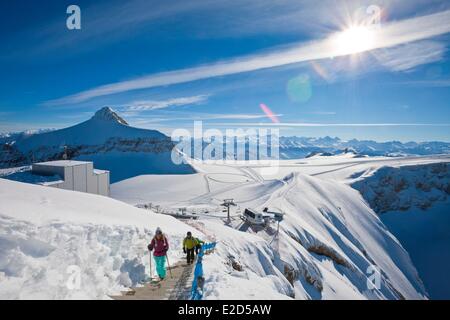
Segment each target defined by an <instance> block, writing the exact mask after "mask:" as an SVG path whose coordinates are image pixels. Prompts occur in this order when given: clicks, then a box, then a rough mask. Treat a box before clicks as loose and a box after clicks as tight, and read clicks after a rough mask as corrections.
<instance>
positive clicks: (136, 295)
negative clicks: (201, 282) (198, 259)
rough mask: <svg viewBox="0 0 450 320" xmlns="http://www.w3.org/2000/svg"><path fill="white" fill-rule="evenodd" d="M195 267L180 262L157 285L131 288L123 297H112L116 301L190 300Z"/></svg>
mask: <svg viewBox="0 0 450 320" xmlns="http://www.w3.org/2000/svg"><path fill="white" fill-rule="evenodd" d="M193 267H194V265H193V264H192V265H188V264H186V263H185V262H179V263H177V264H175V265H174V266H171V271H172V277H171V276H170V271H169V270H167V277H166V279H165V280H164V281H161V282H160V283H159V284H157V285H153V284H145V285H143V286H141V287H136V288H131V290H130V291H126V292H123V293H122V295H121V296H112V297H111V298H113V299H114V300H188V299H190V296H191V284H192V277H193V269H194V268H193Z"/></svg>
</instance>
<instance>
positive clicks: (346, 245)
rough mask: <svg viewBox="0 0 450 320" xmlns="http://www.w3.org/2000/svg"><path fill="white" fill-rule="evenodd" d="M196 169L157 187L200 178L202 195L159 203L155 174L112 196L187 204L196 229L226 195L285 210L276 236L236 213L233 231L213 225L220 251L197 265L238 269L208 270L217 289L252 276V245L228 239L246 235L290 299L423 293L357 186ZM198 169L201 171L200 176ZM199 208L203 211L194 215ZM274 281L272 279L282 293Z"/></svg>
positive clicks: (208, 225)
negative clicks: (376, 284) (373, 274)
mask: <svg viewBox="0 0 450 320" xmlns="http://www.w3.org/2000/svg"><path fill="white" fill-rule="evenodd" d="M196 167H197V168H196V169H197V170H198V171H199V172H201V173H200V174H198V175H197V176H196V177H195V178H194V177H193V176H192V175H190V176H186V177H181V176H178V177H172V181H171V182H172V183H170V184H169V183H167V184H165V185H164V190H165V191H166V192H167V193H170V194H174V195H175V194H176V192H177V190H179V188H180V186H179V183H177V179H178V182H180V184H181V186H182V187H181V188H183V186H188V185H192V186H194V187H195V188H196V187H197V186H202V185H203V184H204V183H205V181H206V183H207V186H206V187H204V186H203V188H198V190H202V192H203V194H194V195H192V198H191V199H189V200H187V199H186V198H187V196H183V197H180V196H174V199H173V202H172V204H171V203H170V199H168V198H164V199H162V200H161V202H159V201H158V196H157V194H158V193H156V195H153V192H152V190H154V189H157V185H158V184H157V183H156V181H157V180H155V179H157V177H156V176H145V178H143V177H137V178H132V179H129V180H127V181H124V182H121V183H118V184H115V185H113V186H112V195H113V196H119V197H120V198H121V199H124V200H127V199H129V201H131V202H132V203H136V200H137V199H136V198H133V194H134V190H137V189H140V190H141V191H140V192H139V193H138V194H139V197H140V198H141V201H142V202H141V203H147V202H152V203H154V204H162V205H163V206H166V208H169V209H170V207H171V206H172V207H174V208H175V207H187V208H188V211H190V210H191V211H194V212H195V211H197V212H200V217H201V223H202V224H203V229H204V230H210V231H211V230H215V229H216V228H217V227H216V226H217V225H218V224H223V222H222V218H223V217H224V214H223V213H222V210H221V208H220V203H221V202H222V201H223V199H228V198H233V199H234V200H235V202H236V203H238V205H239V206H240V208H241V209H244V208H255V209H259V210H261V209H262V208H264V207H269V208H270V209H271V210H274V211H282V212H284V213H285V214H286V215H285V219H284V221H282V222H281V224H280V236H279V238H278V240H277V238H276V237H275V233H276V225H273V224H271V225H270V226H269V227H268V228H266V229H264V230H258V229H257V228H256V229H255V228H253V227H251V226H248V225H246V224H242V222H239V221H240V220H239V219H237V217H236V216H235V217H234V220H233V223H232V228H233V229H236V230H230V231H229V232H227V233H226V234H223V233H220V232H217V231H215V233H216V237H217V239H218V240H220V241H221V243H223V244H224V245H223V246H221V248H222V249H218V251H219V252H221V250H222V251H223V252H221V254H220V255H219V256H218V257H216V258H215V257H211V258H210V259H211V262H210V263H211V264H210V266H209V267H208V264H207V265H206V266H205V268H210V270H212V272H214V270H215V269H216V268H217V266H218V265H221V264H224V263H228V264H229V265H232V263H233V261H234V262H237V263H238V265H240V266H242V270H245V271H236V270H234V268H231V267H230V276H229V277H231V278H223V277H222V276H221V275H214V274H212V275H211V278H210V281H219V282H221V284H220V286H221V288H222V289H223V287H224V286H226V285H225V284H227V283H228V284H231V283H233V284H234V285H236V284H235V283H238V282H236V281H238V280H237V279H235V278H236V277H241V278H243V280H242V283H245V284H246V285H247V284H248V279H252V277H253V276H254V275H255V274H258V272H259V270H258V269H257V268H258V267H257V266H255V264H254V262H253V260H254V259H255V257H254V256H251V255H250V256H249V255H248V250H250V251H252V252H255V249H254V248H250V249H244V250H240V249H236V247H237V245H236V244H235V243H234V242H235V241H237V240H236V239H245V237H247V236H248V234H252V235H253V236H254V237H255V238H254V240H253V242H255V243H266V245H269V246H270V251H269V252H268V253H265V254H264V256H266V257H267V255H268V256H269V257H270V260H272V261H273V263H274V265H275V266H276V268H277V269H278V271H272V274H273V275H276V274H278V272H281V273H282V274H283V276H284V278H285V279H287V280H288V281H289V282H290V283H291V288H292V290H293V293H294V295H293V296H294V297H295V298H297V299H402V298H406V299H421V298H425V297H426V292H425V289H424V287H423V285H422V283H421V281H420V279H419V277H418V275H417V271H416V270H415V268H414V266H413V264H412V263H411V260H410V258H409V255H408V253H407V252H406V251H405V250H404V249H403V248H402V246H401V245H400V243H399V242H398V240H397V239H395V237H394V236H393V235H392V234H391V233H390V232H389V231H388V230H387V229H386V227H385V226H384V225H383V223H382V222H381V221H380V219H379V218H378V216H377V215H376V214H375V213H374V212H373V211H372V210H371V209H370V208H369V207H368V206H367V204H366V202H365V201H364V199H363V198H362V196H361V195H360V194H359V193H358V191H356V190H354V189H353V188H351V187H350V186H348V185H346V184H343V183H340V182H336V181H326V180H324V179H321V178H315V177H311V176H308V175H305V174H301V173H291V174H288V175H287V176H285V177H284V178H283V179H269V180H265V179H263V178H262V177H261V176H260V175H258V174H257V173H256V172H255V171H254V170H253V169H251V168H249V167H245V166H239V165H236V166H234V167H233V168H230V167H229V166H220V165H207V164H201V165H196ZM220 168H222V171H220ZM199 175H203V177H204V180H205V181H202V180H201V179H200V178H199ZM191 178H192V179H191ZM182 180H183V182H181V181H182ZM142 181H146V184H145V185H144V184H142ZM152 181H155V183H152ZM128 190H130V191H129V192H128ZM144 190H145V191H144ZM201 208H203V209H204V212H206V211H207V212H208V213H204V214H202V213H201V212H202V210H201ZM231 232H233V233H231ZM259 255H260V254H259ZM230 256H231V257H232V258H230ZM216 259H218V260H216ZM256 260H258V259H256ZM370 266H375V268H379V270H380V272H381V288H379V289H378V290H369V288H368V286H367V280H368V277H369V276H370V272H368V268H369V267H370ZM369 269H370V268H369ZM214 279H216V280H214ZM222 282H224V284H222ZM282 283H283V282H280V283H279V284H278V285H279V286H280V288H283V289H282V290H283V292H286V289H284V287H283V285H282ZM216 286H217V284H216V283H210V284H208V282H207V288H208V289H207V291H206V293H205V294H206V295H207V296H210V297H211V298H213V297H217V296H218V295H219V293H218V291H217V290H216ZM226 292H227V294H226V295H225V297H228V298H232V297H233V295H236V296H237V297H241V296H242V295H241V294H242V291H238V290H236V291H233V290H232V289H230V288H228V290H227V291H226ZM290 294H291V293H290ZM290 294H289V295H290Z"/></svg>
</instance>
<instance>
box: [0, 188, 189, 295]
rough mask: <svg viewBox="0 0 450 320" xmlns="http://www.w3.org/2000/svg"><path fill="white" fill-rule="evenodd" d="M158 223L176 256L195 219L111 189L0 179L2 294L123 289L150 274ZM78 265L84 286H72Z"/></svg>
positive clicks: (104, 292) (97, 292) (92, 292)
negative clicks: (119, 196) (141, 204)
mask: <svg viewBox="0 0 450 320" xmlns="http://www.w3.org/2000/svg"><path fill="white" fill-rule="evenodd" d="M157 226H160V227H161V228H162V229H163V230H164V232H166V233H167V234H168V235H169V238H170V240H169V241H170V243H171V245H173V246H174V249H175V250H173V251H171V258H172V260H174V261H176V260H177V259H179V258H180V257H179V255H177V254H176V253H177V252H179V251H180V250H181V247H180V243H181V240H182V237H183V236H184V234H185V232H187V230H189V227H188V226H187V225H185V224H183V223H181V222H178V221H177V220H175V219H173V218H171V217H168V216H161V215H156V214H154V213H152V212H148V211H143V210H140V209H137V208H134V207H132V206H129V205H127V204H124V203H122V202H119V201H115V200H113V199H110V198H106V197H101V196H95V195H90V194H85V193H78V192H71V191H65V190H59V189H53V188H47V187H42V186H36V185H30V184H24V183H19V182H14V181H8V180H4V179H0V298H1V299H71V298H81V299H102V298H107V294H113V293H116V294H117V293H118V292H120V290H122V289H124V288H125V287H126V286H131V285H132V284H136V283H138V282H139V281H140V280H142V279H143V275H144V272H145V270H147V274H148V254H146V249H145V248H146V245H147V244H148V243H149V241H150V239H151V237H152V235H153V232H154V230H155V229H156V227H157ZM145 268H147V269H145ZM76 270H79V272H80V276H81V278H80V280H81V283H80V288H79V289H73V287H71V286H70V284H71V282H70V274H71V273H72V272H75V271H76ZM71 288H72V289H71Z"/></svg>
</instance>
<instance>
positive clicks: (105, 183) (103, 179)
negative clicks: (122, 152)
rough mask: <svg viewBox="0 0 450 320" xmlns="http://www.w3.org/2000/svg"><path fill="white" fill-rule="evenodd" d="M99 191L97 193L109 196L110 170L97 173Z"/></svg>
mask: <svg viewBox="0 0 450 320" xmlns="http://www.w3.org/2000/svg"><path fill="white" fill-rule="evenodd" d="M97 179H98V189H97V190H98V192H97V194H100V195H103V196H107V197H109V172H105V173H101V174H97Z"/></svg>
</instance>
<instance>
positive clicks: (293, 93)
mask: <svg viewBox="0 0 450 320" xmlns="http://www.w3.org/2000/svg"><path fill="white" fill-rule="evenodd" d="M286 91H287V94H288V96H289V99H291V101H293V102H298V103H306V102H308V101H309V99H311V97H312V93H313V92H312V85H311V81H310V80H309V75H308V74H306V73H304V74H301V75H299V76H297V77H295V78H292V79H290V80H289V81H288V83H287V88H286Z"/></svg>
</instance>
